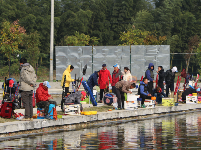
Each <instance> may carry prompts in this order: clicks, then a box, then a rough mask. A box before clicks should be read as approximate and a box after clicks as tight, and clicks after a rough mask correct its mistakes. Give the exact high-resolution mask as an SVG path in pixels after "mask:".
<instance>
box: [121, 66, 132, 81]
mask: <svg viewBox="0 0 201 150" xmlns="http://www.w3.org/2000/svg"><path fill="white" fill-rule="evenodd" d="M123 80H124V81H131V80H132V75H131V72H130V70H129V69H128V67H124V75H123Z"/></svg>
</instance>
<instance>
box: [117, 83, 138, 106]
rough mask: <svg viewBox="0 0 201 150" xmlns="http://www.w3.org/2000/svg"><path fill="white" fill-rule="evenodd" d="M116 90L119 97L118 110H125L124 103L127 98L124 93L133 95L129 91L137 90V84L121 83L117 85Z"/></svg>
mask: <svg viewBox="0 0 201 150" xmlns="http://www.w3.org/2000/svg"><path fill="white" fill-rule="evenodd" d="M115 87H116V90H115V94H116V96H117V102H118V109H124V101H125V96H124V93H130V94H131V93H132V92H131V91H129V89H133V88H135V83H134V82H129V81H124V80H122V81H119V82H117V83H116V84H115Z"/></svg>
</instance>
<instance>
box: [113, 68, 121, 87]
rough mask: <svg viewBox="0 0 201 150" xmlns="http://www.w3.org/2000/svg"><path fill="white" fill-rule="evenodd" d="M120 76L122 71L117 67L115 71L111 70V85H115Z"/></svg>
mask: <svg viewBox="0 0 201 150" xmlns="http://www.w3.org/2000/svg"><path fill="white" fill-rule="evenodd" d="M121 77H122V73H121V70H120V69H118V70H117V72H116V71H113V73H112V84H111V86H115V84H116V83H117V82H119V80H120V79H121Z"/></svg>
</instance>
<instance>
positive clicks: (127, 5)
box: [0, 0, 201, 72]
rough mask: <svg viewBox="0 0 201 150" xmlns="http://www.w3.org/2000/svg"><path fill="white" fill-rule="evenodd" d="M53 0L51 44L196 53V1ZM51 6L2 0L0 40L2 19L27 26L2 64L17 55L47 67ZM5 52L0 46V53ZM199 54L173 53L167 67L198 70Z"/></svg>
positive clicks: (43, 0)
mask: <svg viewBox="0 0 201 150" xmlns="http://www.w3.org/2000/svg"><path fill="white" fill-rule="evenodd" d="M54 4H55V6H54V12H55V14H54V45H55V46H58V45H59V46H65V45H100V46H101V45H106V46H107V45H129V44H134V45H138V44H145V45H148V44H150V45H155V44H163V45H166V44H167V45H170V48H171V53H197V52H198V53H199V50H198V47H199V43H200V32H199V31H201V11H200V7H201V1H200V0H55V1H54ZM50 10H51V0H0V25H1V27H0V30H1V36H0V37H1V38H0V40H2V35H3V32H4V33H5V32H6V31H5V29H4V27H5V22H7V23H8V22H9V23H10V24H11V25H12V24H13V23H14V22H15V21H17V20H19V21H18V25H19V26H20V27H22V28H24V30H25V34H23V36H22V37H23V39H21V40H22V41H23V42H24V43H23V42H21V43H18V44H19V46H18V48H19V50H18V51H16V53H13V52H12V50H15V49H16V48H15V47H10V48H11V49H10V50H11V51H10V52H9V53H8V54H7V55H8V57H7V56H6V55H1V56H0V67H1V68H3V67H5V66H7V65H8V63H9V61H10V60H11V64H12V65H14V64H15V63H14V62H15V60H16V59H19V57H17V56H19V54H20V57H21V56H26V57H28V59H29V60H32V61H33V62H34V65H35V67H38V66H46V67H49V46H50V16H51V11H50ZM19 42H20V41H19ZM0 44H1V43H0ZM15 44H16V43H15ZM35 50H36V51H35ZM4 51H5V45H4V46H2V45H1V47H0V52H1V53H4ZM11 53H12V54H11ZM33 56H35V58H33ZM199 56H200V55H191V54H182V55H176V54H172V55H171V66H174V65H177V66H179V67H178V69H180V70H181V69H182V68H186V69H187V70H188V72H196V70H197V69H198V68H199V63H198V60H199ZM9 57H10V58H12V59H10V58H9ZM8 60H9V61H8ZM54 60H55V59H54ZM178 60H179V61H178ZM54 67H55V62H54Z"/></svg>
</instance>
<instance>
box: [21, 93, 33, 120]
mask: <svg viewBox="0 0 201 150" xmlns="http://www.w3.org/2000/svg"><path fill="white" fill-rule="evenodd" d="M32 95H33V91H22V92H21V98H22V103H23V106H24V107H25V116H24V117H25V119H28V118H32V117H33V104H32Z"/></svg>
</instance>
